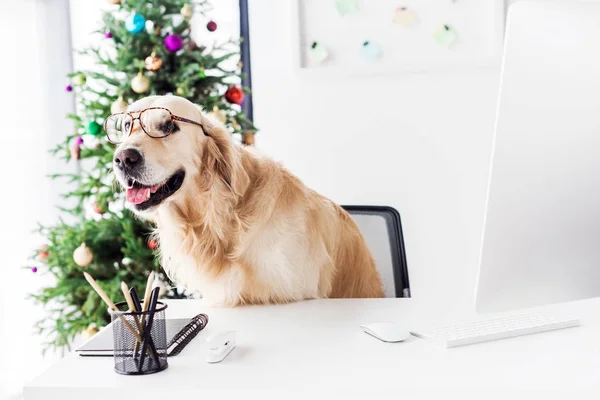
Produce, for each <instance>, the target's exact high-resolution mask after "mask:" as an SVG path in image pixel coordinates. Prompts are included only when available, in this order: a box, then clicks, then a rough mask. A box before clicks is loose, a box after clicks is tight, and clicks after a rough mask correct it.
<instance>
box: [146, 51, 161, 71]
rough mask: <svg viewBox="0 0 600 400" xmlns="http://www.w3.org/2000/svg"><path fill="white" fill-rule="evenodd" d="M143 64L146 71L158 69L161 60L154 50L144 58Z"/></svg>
mask: <svg viewBox="0 0 600 400" xmlns="http://www.w3.org/2000/svg"><path fill="white" fill-rule="evenodd" d="M144 65H145V66H146V69H147V70H148V71H158V70H159V69H160V67H162V65H163V61H162V58H160V57H158V56H157V55H156V53H155V52H152V54H150V55H149V56H148V57H146V59H145V60H144Z"/></svg>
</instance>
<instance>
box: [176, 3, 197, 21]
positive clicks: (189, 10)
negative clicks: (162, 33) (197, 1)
mask: <svg viewBox="0 0 600 400" xmlns="http://www.w3.org/2000/svg"><path fill="white" fill-rule="evenodd" d="M179 13H180V14H181V15H182V16H183V18H187V19H190V18H192V15H194V8H193V7H192V6H190V5H189V4H184V5H183V7H181V10H180V11H179Z"/></svg>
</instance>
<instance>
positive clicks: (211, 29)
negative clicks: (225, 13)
mask: <svg viewBox="0 0 600 400" xmlns="http://www.w3.org/2000/svg"><path fill="white" fill-rule="evenodd" d="M206 29H208V31H209V32H214V31H216V30H217V23H216V22H215V21H210V22H209V23H208V24H206Z"/></svg>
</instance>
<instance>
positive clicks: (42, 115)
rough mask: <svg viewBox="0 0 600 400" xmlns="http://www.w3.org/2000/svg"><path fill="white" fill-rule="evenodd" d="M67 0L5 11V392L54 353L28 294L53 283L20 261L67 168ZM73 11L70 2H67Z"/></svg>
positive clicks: (1, 334)
mask: <svg viewBox="0 0 600 400" xmlns="http://www.w3.org/2000/svg"><path fill="white" fill-rule="evenodd" d="M65 5H66V2H65V1H64V0H38V1H20V2H8V3H6V4H3V9H2V12H1V13H0V36H1V37H3V38H14V37H16V36H15V32H18V37H19V40H14V39H10V40H5V41H4V47H5V49H4V51H5V54H7V55H10V56H7V57H4V58H3V62H2V63H1V64H0V87H1V88H2V96H1V97H0V109H1V110H2V116H3V124H2V157H0V171H2V172H3V175H2V191H1V192H0V221H2V227H1V229H0V254H2V290H0V343H2V344H3V350H2V359H3V362H2V363H0V398H6V397H5V396H8V395H9V394H11V395H12V394H15V393H18V392H20V390H21V386H22V385H23V383H24V381H25V380H27V379H31V378H32V377H33V376H35V375H36V374H38V373H40V372H41V371H42V370H43V369H44V368H45V367H46V366H48V365H49V364H50V362H51V361H52V360H53V359H54V358H55V356H53V355H49V356H48V357H47V358H46V359H42V355H41V346H40V344H41V342H42V341H43V338H41V337H39V336H38V335H36V334H35V332H34V329H33V324H34V322H35V321H36V320H38V319H40V318H41V317H42V316H43V315H44V311H43V310H42V309H41V308H40V307H39V306H38V305H34V303H33V302H32V301H31V299H28V294H30V293H32V292H35V291H37V290H38V288H40V287H42V286H45V285H48V284H51V283H52V280H51V279H50V277H49V276H47V275H44V274H43V272H42V271H41V270H40V272H38V273H37V274H33V273H32V272H31V271H30V270H27V269H21V267H23V266H28V265H31V261H30V260H28V259H29V257H30V256H31V255H32V254H33V252H34V250H35V249H36V248H38V247H39V246H40V245H41V244H43V243H44V239H43V238H41V237H39V236H37V235H35V234H33V233H32V231H33V230H34V229H35V228H36V227H37V222H46V223H47V222H48V221H51V220H52V219H53V217H54V216H55V208H54V204H56V199H57V197H58V193H57V185H56V184H53V183H51V182H50V181H49V180H48V179H46V174H48V173H50V172H52V171H56V170H57V169H58V168H64V167H63V166H61V165H59V163H57V162H56V161H55V160H54V159H53V158H52V157H50V156H49V154H48V151H47V150H48V149H49V148H51V147H52V146H53V144H54V143H55V141H56V138H57V137H59V136H64V135H65V134H66V133H68V131H66V130H69V129H72V128H71V125H70V124H69V123H65V119H64V115H65V114H66V113H67V112H68V111H70V110H71V109H72V108H70V105H71V103H72V100H71V97H70V96H68V95H67V94H66V92H65V91H64V85H65V79H64V74H65V73H66V71H68V70H69V67H68V65H70V58H68V56H69V54H70V51H69V47H70V46H69V42H68V35H63V36H61V35H62V34H63V33H64V32H65V30H66V31H67V32H68V25H67V24H66V20H65V17H66V14H65V13H64V11H65V8H64V7H65ZM67 11H68V10H67Z"/></svg>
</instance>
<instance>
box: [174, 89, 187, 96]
mask: <svg viewBox="0 0 600 400" xmlns="http://www.w3.org/2000/svg"><path fill="white" fill-rule="evenodd" d="M175 94H176V95H177V96H183V95H184V94H185V92H184V90H183V88H181V87H178V88H177V90H175Z"/></svg>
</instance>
